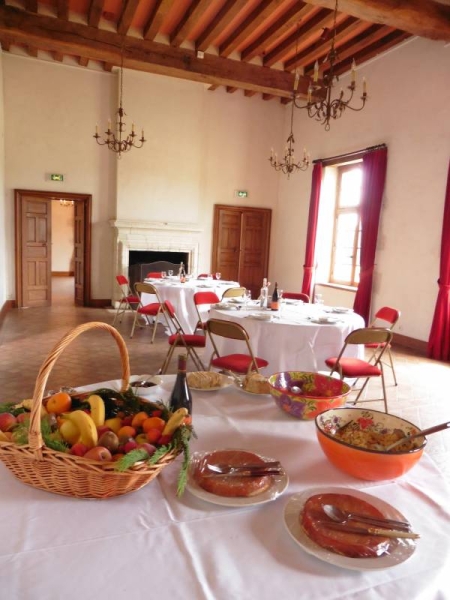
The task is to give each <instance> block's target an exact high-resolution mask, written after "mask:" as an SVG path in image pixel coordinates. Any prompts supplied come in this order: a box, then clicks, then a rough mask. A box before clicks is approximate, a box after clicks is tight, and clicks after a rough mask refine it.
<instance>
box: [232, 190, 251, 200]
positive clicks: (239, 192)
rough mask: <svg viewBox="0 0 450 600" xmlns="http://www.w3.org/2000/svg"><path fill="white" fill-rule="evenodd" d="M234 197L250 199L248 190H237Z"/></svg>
mask: <svg viewBox="0 0 450 600" xmlns="http://www.w3.org/2000/svg"><path fill="white" fill-rule="evenodd" d="M234 195H235V196H237V197H238V198H248V191H247V190H235V192H234Z"/></svg>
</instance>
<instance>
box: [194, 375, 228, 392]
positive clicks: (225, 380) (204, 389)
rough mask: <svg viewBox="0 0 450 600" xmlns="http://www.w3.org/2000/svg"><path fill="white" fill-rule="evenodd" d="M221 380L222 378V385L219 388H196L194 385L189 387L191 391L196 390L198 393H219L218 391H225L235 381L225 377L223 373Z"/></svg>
mask: <svg viewBox="0 0 450 600" xmlns="http://www.w3.org/2000/svg"><path fill="white" fill-rule="evenodd" d="M220 378H221V384H220V385H219V386H217V387H210V388H196V387H194V386H192V385H189V389H190V390H195V391H196V392H217V390H223V389H224V388H227V387H228V386H230V385H231V384H232V383H234V379H233V378H232V377H231V376H230V375H223V374H222V373H220Z"/></svg>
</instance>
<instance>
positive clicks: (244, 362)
mask: <svg viewBox="0 0 450 600" xmlns="http://www.w3.org/2000/svg"><path fill="white" fill-rule="evenodd" d="M255 361H256V364H257V365H258V369H261V368H262V367H267V365H268V364H269V363H268V362H267V360H264V359H263V358H258V357H257V356H255ZM251 363H252V357H251V356H250V355H249V354H227V355H226V356H219V357H217V358H214V359H213V360H212V362H211V364H212V365H213V366H214V367H216V368H219V369H228V370H229V371H233V372H236V373H247V371H248V369H249V367H250V365H251Z"/></svg>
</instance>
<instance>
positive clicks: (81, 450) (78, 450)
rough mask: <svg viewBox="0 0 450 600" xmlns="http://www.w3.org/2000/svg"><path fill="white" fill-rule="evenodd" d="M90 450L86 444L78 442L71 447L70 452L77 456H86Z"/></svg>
mask: <svg viewBox="0 0 450 600" xmlns="http://www.w3.org/2000/svg"><path fill="white" fill-rule="evenodd" d="M88 450H89V448H88V447H87V446H86V445H85V444H82V443H81V442H77V443H76V444H74V445H73V446H72V448H71V449H70V454H74V455H75V456H84V455H85V454H86V452H87V451H88Z"/></svg>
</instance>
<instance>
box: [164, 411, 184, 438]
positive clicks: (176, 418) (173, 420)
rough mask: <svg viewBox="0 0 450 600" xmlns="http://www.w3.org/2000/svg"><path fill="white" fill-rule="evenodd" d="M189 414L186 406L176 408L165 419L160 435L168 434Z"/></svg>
mask: <svg viewBox="0 0 450 600" xmlns="http://www.w3.org/2000/svg"><path fill="white" fill-rule="evenodd" d="M188 414H189V412H188V409H187V408H179V409H178V410H176V411H175V412H174V413H173V414H172V415H171V417H170V419H169V420H168V421H167V423H166V426H165V427H164V429H163V432H162V435H170V434H171V433H173V432H174V431H175V430H176V429H178V427H179V426H180V425H181V424H182V423H183V421H184V418H185V417H187V416H188Z"/></svg>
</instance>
